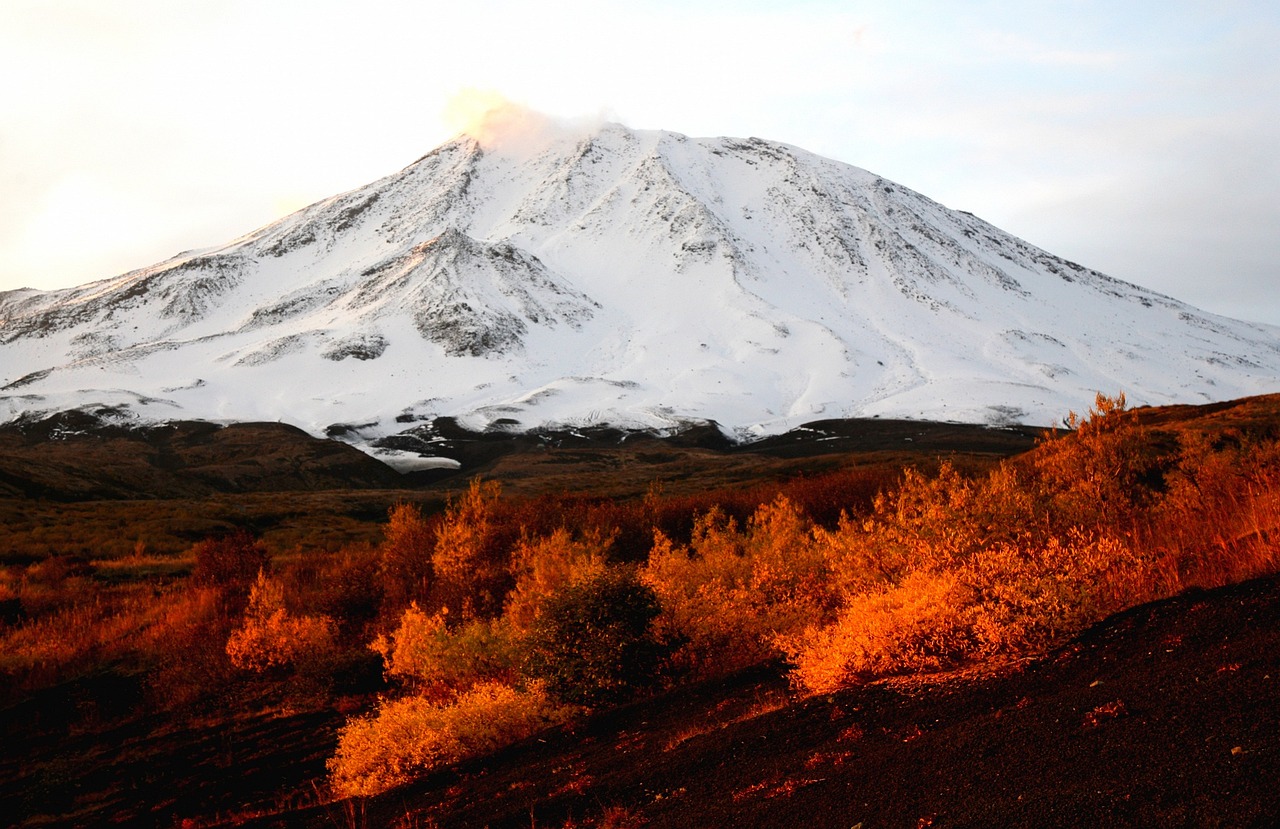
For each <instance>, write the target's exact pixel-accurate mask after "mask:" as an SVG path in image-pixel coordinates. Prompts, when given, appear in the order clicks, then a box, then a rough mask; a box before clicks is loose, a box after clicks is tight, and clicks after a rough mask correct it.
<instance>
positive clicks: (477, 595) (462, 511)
mask: <svg viewBox="0 0 1280 829" xmlns="http://www.w3.org/2000/svg"><path fill="white" fill-rule="evenodd" d="M501 491H502V488H501V486H500V485H499V484H498V483H497V482H496V481H481V480H480V479H478V478H477V479H475V480H473V481H472V482H471V484H470V486H469V487H468V488H467V491H466V492H464V493H463V494H462V495H461V496H460V497H458V498H457V499H454V500H452V501H451V502H450V503H449V506H448V508H447V509H446V510H445V514H444V517H443V518H442V519H441V521H440V523H439V524H437V525H436V528H435V535H434V539H433V541H432V545H431V566H432V570H433V572H434V575H435V579H436V583H435V586H434V590H433V592H432V596H431V601H432V604H433V605H435V606H439V607H448V608H450V609H451V610H453V612H454V613H455V614H457V615H458V616H460V617H465V618H468V619H470V618H477V617H480V616H487V615H490V614H491V613H493V612H494V611H495V610H496V608H498V607H499V606H500V605H501V600H502V593H503V592H504V588H505V586H506V585H505V583H504V582H505V576H506V574H507V571H506V553H507V551H506V550H505V549H504V548H503V547H504V545H503V543H502V542H503V540H504V539H503V538H502V534H501V532H500V530H501V529H503V522H500V521H499V520H498V519H497V516H496V515H495V513H496V511H497V507H498V503H499V496H500V495H501Z"/></svg>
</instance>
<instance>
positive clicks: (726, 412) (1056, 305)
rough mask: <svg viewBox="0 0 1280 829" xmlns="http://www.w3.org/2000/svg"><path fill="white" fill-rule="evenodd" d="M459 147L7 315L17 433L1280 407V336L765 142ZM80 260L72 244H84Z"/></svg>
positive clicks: (4, 333) (5, 385)
mask: <svg viewBox="0 0 1280 829" xmlns="http://www.w3.org/2000/svg"><path fill="white" fill-rule="evenodd" d="M535 138H536V140H534V139H531V140H529V141H526V142H512V141H507V142H487V141H486V142H482V141H480V140H477V139H475V138H471V137H468V136H462V137H459V138H457V139H455V140H453V141H450V142H448V143H446V144H444V145H442V146H440V147H439V148H437V149H435V150H434V151H432V152H431V153H429V154H428V155H426V156H424V157H423V158H421V159H419V160H418V161H416V162H414V163H413V164H411V165H409V166H408V167H406V168H405V169H403V170H401V171H400V172H398V173H395V174H394V175H391V176H388V177H386V178H384V179H382V180H380V181H377V182H374V183H373V184H370V185H368V186H366V187H362V188H360V189H357V190H353V191H351V192H349V193H345V194H342V195H339V196H334V197H333V198H330V199H327V200H325V201H322V202H319V203H317V204H314V205H312V206H310V207H307V208H305V209H303V210H301V211H299V212H297V213H294V214H293V215H291V216H288V217H286V218H284V219H282V220H280V221H278V222H275V223H273V224H271V225H268V226H266V227H263V228H261V229H259V230H256V231H254V232H252V233H250V234H248V235H246V236H243V237H241V238H239V239H236V240H234V241H232V242H230V243H228V244H225V245H221V246H218V247H213V248H208V249H204V250H198V251H189V252H186V253H182V254H179V255H178V256H175V257H174V258H172V259H170V260H168V261H166V262H162V263H160V264H157V265H153V266H151V267H147V268H142V269H140V270H136V271H132V272H130V273H126V274H124V275H122V276H118V277H115V278H111V279H106V280H102V281H98V282H93V283H89V284H86V285H83V286H80V287H76V288H69V289H66V290H59V291H50V292H40V291H34V290H29V289H23V290H17V291H9V292H5V293H0V355H2V357H0V387H2V388H0V419H13V418H16V417H21V416H31V415H35V414H39V413H45V412H53V411H59V410H65V409H72V408H85V407H90V408H95V407H96V408H101V407H106V408H107V409H109V410H110V411H113V412H127V413H130V414H131V415H132V416H133V417H135V418H137V419H141V420H143V421H158V420H169V419H177V418H183V419H206V420H225V421H247V420H283V421H286V422H289V423H293V424H296V425H298V426H301V427H303V428H304V429H307V430H309V431H311V432H313V433H317V434H319V433H324V432H325V431H326V429H329V427H331V426H332V425H333V424H355V425H356V428H355V429H354V430H349V434H352V435H353V436H355V437H357V438H359V439H362V440H373V439H376V438H378V437H381V436H385V435H388V434H391V433H394V432H396V431H398V430H400V429H404V428H406V427H405V425H404V424H406V423H413V422H415V421H425V420H430V419H432V418H434V417H438V416H453V417H457V418H458V419H459V421H460V422H461V423H462V424H463V425H465V426H467V427H469V428H473V429H484V428H495V427H496V428H507V429H514V430H526V429H537V428H541V427H561V428H574V427H578V426H584V425H590V424H609V425H612V426H617V427H623V428H641V429H659V430H661V429H670V428H674V427H678V426H680V425H681V424H684V423H687V422H690V421H699V420H714V421H716V422H718V423H719V424H721V425H722V426H723V427H724V428H725V429H726V430H728V431H730V432H731V433H732V434H734V435H735V436H738V437H743V438H746V437H751V436H754V435H761V434H767V433H773V432H779V431H784V430H786V429H788V428H791V427H794V426H796V425H799V424H801V423H803V422H806V421H811V420H816V419H825V418H840V417H875V416H884V417H906V418H918V419H935V420H953V421H963V422H973V423H991V424H1003V423H1012V422H1020V423H1029V424H1041V425H1043V424H1049V423H1056V422H1057V421H1058V420H1059V418H1060V417H1061V416H1062V415H1063V414H1064V413H1065V412H1066V411H1067V410H1068V409H1071V408H1080V407H1081V406H1082V404H1085V403H1087V402H1088V401H1090V400H1092V398H1093V395H1094V393H1095V392H1096V391H1104V392H1107V393H1114V392H1118V391H1123V392H1125V394H1126V395H1127V397H1128V399H1129V400H1130V401H1131V402H1133V403H1150V404H1164V403H1174V402H1188V403H1197V402H1206V401H1212V400H1224V399H1229V398H1233V397H1239V396H1244V395H1251V394H1258V393H1263V392H1269V391H1276V390H1280V329H1277V328H1274V327H1270V326H1265V325H1255V324H1249V323H1244V322H1238V321H1234V320H1230V319H1226V318H1223V317H1218V316H1214V315H1211V314H1207V313H1204V312H1201V311H1198V310H1196V309H1195V308H1192V307H1189V306H1187V305H1185V304H1183V303H1181V302H1178V301H1176V300H1173V299H1170V298H1169V297H1166V296H1162V295H1160V294H1156V293H1154V292H1151V291H1148V290H1145V289H1143V288H1140V287H1137V286H1134V285H1130V284H1127V283H1125V282H1121V281H1118V280H1115V279H1112V278H1109V277H1107V276H1104V275H1103V274H1100V273H1097V272H1095V271H1092V270H1089V269H1087V268H1084V267H1082V266H1080V265H1077V264H1074V263H1071V262H1067V261H1065V260H1063V259H1060V258H1058V257H1055V256H1052V255H1051V254H1049V253H1046V252H1045V251H1042V250H1040V249H1038V248H1036V247H1034V246H1032V245H1029V244H1027V243H1025V242H1023V241H1021V240H1019V239H1017V238H1015V237H1013V236H1010V235H1009V234H1007V233H1004V232H1003V231H1001V230H999V229H997V228H995V227H993V226H991V225H989V224H987V223H986V222H984V221H982V220H981V219H978V218H976V217H974V216H972V215H970V214H968V213H963V212H957V211H953V210H949V209H947V208H945V207H943V206H941V205H939V204H937V203H935V202H933V201H930V200H929V199H927V198H925V197H924V196H921V195H919V194H917V193H914V192H912V191H910V190H908V189H906V188H904V187H902V186H900V185H898V184H895V183H893V182H891V181H887V180H885V179H882V178H880V177H878V176H876V175H873V174H872V173H869V172H866V171H864V170H861V169H858V168H856V167H851V166H849V165H846V164H842V163H839V162H836V161H832V160H829V159H825V158H822V157H819V156H816V155H813V154H811V153H808V152H805V151H803V150H800V149H797V148H795V147H791V146H787V145H784V144H779V143H775V142H770V141H764V140H760V139H755V138H751V139H731V138H688V137H686V136H683V135H679V134H675V133H671V132H660V131H635V130H630V129H627V128H625V127H622V126H619V125H616V124H608V125H604V126H601V127H598V128H595V129H593V130H590V131H586V132H584V131H577V132H573V131H568V130H554V129H553V130H544V131H543V132H542V133H540V134H539V135H537V136H536V137H535ZM70 241H72V242H73V241H74V240H70Z"/></svg>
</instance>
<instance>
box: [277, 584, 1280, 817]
mask: <svg viewBox="0 0 1280 829" xmlns="http://www.w3.org/2000/svg"><path fill="white" fill-rule="evenodd" d="M785 695H786V688H785V684H784V683H783V682H782V680H781V679H780V678H779V676H778V674H777V672H763V673H755V674H747V675H743V676H739V677H736V678H734V679H733V680H731V681H728V682H725V683H720V684H716V685H708V686H702V687H699V688H696V689H693V690H690V691H684V692H680V693H678V694H673V695H671V696H668V697H664V698H660V699H655V700H651V701H649V702H646V703H642V704H637V705H633V706H631V707H630V708H627V709H624V710H622V711H619V712H616V713H613V714H610V715H607V716H602V717H599V718H597V719H596V720H594V721H592V722H590V723H589V724H587V725H585V726H582V727H580V728H579V729H578V731H577V732H576V733H561V732H557V733H553V734H547V735H543V736H542V737H541V738H538V739H536V740H532V741H530V742H528V743H526V744H523V745H521V746H518V747H516V748H514V749H511V750H509V751H507V752H504V753H503V754H501V755H499V756H497V757H494V758H490V759H488V760H485V761H482V762H476V763H472V764H469V765H466V766H464V767H461V768H459V769H455V770H451V771H448V772H442V773H438V774H436V775H434V776H432V777H430V778H429V779H426V780H424V781H422V782H420V783H419V784H416V785H412V786H409V787H406V788H404V789H400V790H396V791H394V792H391V793H389V794H387V795H385V796H382V797H380V798H377V799H374V800H371V801H368V802H366V803H361V804H335V805H330V806H328V807H315V808H313V809H310V810H302V811H297V812H293V813H287V814H283V815H280V816H277V817H273V818H264V819H261V820H259V821H258V822H256V823H254V824H252V825H257V826H306V827H317V828H318V827H322V826H331V825H334V821H335V820H338V821H340V822H341V821H344V820H347V819H351V820H353V821H356V822H357V823H358V825H368V826H391V825H418V826H431V825H438V826H441V827H452V826H476V827H479V826H492V827H503V826H509V827H528V826H539V827H559V826H565V825H599V824H600V822H601V820H602V818H603V816H604V815H605V814H606V813H608V814H610V815H611V817H612V819H613V820H614V821H615V822H614V823H613V824H612V825H644V826H649V827H718V826H725V827H729V826H736V827H744V826H751V827H769V826H777V827H794V826H797V825H804V826H806V827H810V828H811V829H818V828H819V827H839V828H840V829H848V827H851V826H862V827H920V826H938V827H941V826H972V827H990V826H1026V827H1051V826H1062V827H1076V826H1152V827H1156V826H1159V827H1169V826H1187V827H1192V826H1194V827H1205V826H1232V827H1238V826H1259V827H1261V826H1275V825H1280V579H1276V578H1270V579H1263V580H1257V581H1253V582H1250V583H1247V584H1243V585H1238V586H1234V587H1230V588H1224V589H1220V590H1216V591H1212V592H1192V593H1189V594H1185V595H1183V596H1180V597H1177V598H1174V599H1171V600H1168V601H1164V602H1160V603H1156V604H1152V605H1146V606H1143V607H1139V608H1136V609H1133V610H1131V611H1128V612H1126V613H1123V614H1120V615H1118V616H1116V617H1113V618H1112V619H1109V620H1107V621H1105V622H1103V623H1101V624H1099V625H1096V626H1095V627H1093V628H1091V629H1090V630H1088V631H1086V632H1085V633H1084V634H1082V635H1081V636H1079V637H1077V638H1076V639H1075V640H1073V641H1072V642H1071V643H1069V644H1068V645H1067V646H1065V647H1063V648H1061V649H1059V650H1057V651H1055V652H1053V653H1051V654H1049V655H1047V656H1046V657H1044V658H1040V659H1036V660H1033V661H1028V662H1026V663H1024V664H1021V665H1015V666H1006V667H1005V668H1004V669H1002V670H1000V671H992V672H987V673H986V674H981V673H977V674H970V675H968V676H963V675H962V676H948V677H934V678H932V679H915V680H907V679H902V680H891V681H886V682H880V683H876V684H874V685H870V686H867V687H864V688H861V689H857V690H851V691H846V692H842V693H839V694H835V695H832V696H827V697H819V698H810V699H805V700H798V701H792V702H791V703H790V704H785ZM620 818H625V821H626V822H623V823H621V824H619V823H618V821H619V819H620ZM433 821H434V823H433ZM641 821H643V823H641ZM342 825H346V824H345V823H343V824H342Z"/></svg>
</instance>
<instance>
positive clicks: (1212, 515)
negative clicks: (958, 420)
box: [0, 395, 1280, 797]
mask: <svg viewBox="0 0 1280 829" xmlns="http://www.w3.org/2000/svg"><path fill="white" fill-rule="evenodd" d="M1192 423H1193V425H1192V426H1185V427H1184V426H1182V425H1176V426H1175V425H1172V422H1171V421H1168V420H1167V419H1166V420H1164V421H1162V420H1160V418H1153V417H1145V418H1144V416H1143V411H1142V410H1138V411H1135V410H1131V409H1129V408H1128V407H1127V406H1126V405H1125V400H1124V397H1123V395H1119V396H1116V397H1107V396H1103V395H1099V396H1098V398H1097V399H1096V401H1095V403H1094V405H1093V407H1092V408H1091V409H1090V410H1089V411H1088V412H1087V413H1085V414H1084V415H1080V416H1077V415H1075V414H1074V413H1073V414H1072V415H1070V417H1069V418H1068V425H1069V427H1070V428H1069V429H1068V430H1066V431H1065V432H1062V433H1058V434H1048V433H1046V435H1045V437H1044V438H1043V439H1042V440H1041V442H1040V443H1039V445H1038V446H1037V448H1035V449H1034V450H1032V451H1030V452H1027V453H1024V454H1022V455H1018V456H1015V457H1012V458H1009V459H1006V460H1004V461H1001V462H999V463H994V464H989V465H986V466H980V467H969V466H965V465H963V464H961V463H959V462H956V463H952V462H949V461H945V460H943V461H939V462H935V463H924V464H921V465H917V466H913V467H907V468H901V469H897V470H894V471H893V472H892V474H886V473H884V472H883V471H882V470H881V469H880V468H878V467H877V468H875V469H870V470H868V471H864V472H858V471H856V470H854V471H844V472H838V473H830V474H826V475H815V476H810V477H805V478H797V479H795V480H792V481H789V482H784V483H780V484H778V485H776V486H773V487H771V488H769V489H767V490H765V489H759V488H755V489H750V490H742V489H738V490H730V489H726V490H724V491H721V492H714V493H708V494H704V495H700V496H696V497H694V496H680V497H675V496H664V495H663V493H662V492H661V490H660V489H659V488H657V487H654V488H653V489H652V490H651V491H650V493H649V494H648V495H647V496H646V497H645V498H643V499H639V498H637V499H629V500H614V499H592V498H588V497H570V496H563V497H543V498H525V499H519V498H507V497H504V496H503V494H502V491H501V488H500V487H499V485H498V484H497V483H494V482H490V481H482V480H475V481H472V482H471V484H470V486H469V487H468V488H467V489H466V490H465V491H463V492H461V493H459V494H458V495H456V496H455V497H454V498H453V499H452V500H450V501H449V502H448V504H447V505H446V506H445V508H444V509H442V510H439V511H437V512H435V513H431V512H430V511H427V512H424V511H423V509H421V508H420V507H419V506H418V505H415V504H412V503H407V502H406V503H400V504H397V505H396V506H395V507H393V508H392V509H391V510H390V511H389V513H388V515H387V518H386V521H385V523H384V524H383V525H382V526H381V533H380V538H377V539H373V540H370V541H368V542H351V543H347V544H344V545H343V546H342V547H340V548H339V549H337V550H332V549H331V550H324V551H316V550H308V549H306V548H305V546H304V545H299V546H296V547H294V548H291V549H288V550H268V549H267V548H266V547H264V546H263V544H262V543H261V542H260V541H259V540H257V539H255V538H254V537H253V536H251V535H248V534H246V533H239V534H235V535H232V536H228V537H222V538H208V539H205V540H201V541H199V542H197V543H196V544H195V545H194V546H192V547H191V548H190V549H189V550H188V551H187V552H186V553H185V554H183V555H182V556H179V557H178V561H179V564H177V565H175V563H174V560H172V559H170V558H163V557H161V558H156V557H151V556H149V555H148V554H147V552H146V549H145V546H144V545H142V544H141V543H140V544H139V545H138V546H137V548H136V549H135V550H134V552H133V553H132V554H130V555H129V556H125V557H122V558H120V559H112V560H111V561H108V562H90V563H85V562H73V561H66V560H63V559H61V558H59V557H46V558H41V559H39V560H34V561H31V562H29V563H26V564H15V563H9V564H7V565H6V566H5V567H4V568H3V570H2V571H0V607H2V608H3V609H4V610H5V615H4V618H3V620H0V621H2V624H0V660H2V661H0V672H3V675H4V678H5V680H6V682H7V684H8V686H9V687H10V688H11V689H13V690H12V691H11V692H10V693H12V694H21V693H30V692H32V691H33V690H35V689H38V688H40V687H46V686H48V685H50V684H53V683H56V682H58V681H61V680H62V679H64V678H66V677H68V676H74V675H76V674H77V672H83V671H86V670H90V669H91V668H92V667H93V666H95V665H103V664H116V663H127V664H129V665H133V666H137V668H138V669H139V670H140V671H142V672H144V674H145V676H146V677H147V683H148V687H149V688H150V690H151V692H152V693H153V694H154V695H155V696H156V698H157V699H162V700H163V705H166V706H171V707H172V706H179V705H184V704H185V705H197V704H199V701H200V700H208V699H211V698H214V697H217V698H218V699H220V700H226V699H228V698H229V695H230V696H232V697H233V696H234V694H235V693H241V694H244V693H247V692H245V691H244V690H243V689H244V688H248V687H253V688H257V689H259V692H261V690H262V689H264V688H270V689H273V690H272V692H273V693H276V694H277V695H278V697H279V698H281V699H285V700H288V699H303V698H308V697H314V696H316V695H321V696H325V695H327V696H328V697H329V698H337V699H348V700H354V702H352V703H351V707H352V708H353V709H354V710H352V711H351V716H350V717H349V719H348V720H347V724H346V725H345V727H343V728H342V729H341V731H340V733H339V736H338V741H337V748H336V752H335V753H334V755H333V756H332V758H331V759H330V760H329V763H328V770H329V779H328V782H327V785H328V787H329V790H330V792H331V793H332V795H333V796H337V797H351V796H361V795H371V794H375V793H378V792H381V791H384V790H387V789H388V788H391V787H394V786H396V785H399V784H401V783H404V782H406V781H408V780H410V779H412V778H413V777H414V776H417V775H420V774H423V773H425V772H427V771H429V770H431V769H433V768H436V767H438V766H441V765H445V764H450V763H454V762H457V761H459V760H462V759H465V758H468V757H474V756H477V755H481V754H484V753H487V752H491V751H494V750H496V749H497V748H500V747H501V746H503V745H506V744H509V743H511V742H513V741H517V740H521V739H524V738H526V737H528V736H530V735H533V734H535V733H537V732H538V731H540V730H542V729H546V728H550V727H555V726H559V725H563V724H566V723H571V722H573V721H574V720H575V719H577V718H580V717H582V716H583V715H584V714H586V713H588V712H590V711H593V710H599V709H601V708H606V707H609V706H613V705H617V704H620V703H623V702H626V701H628V700H630V699H633V698H635V697H636V696H638V695H645V694H651V693H655V692H659V691H663V690H667V689H670V688H673V687H676V686H679V685H681V684H683V683H688V682H691V681H696V680H701V679H706V678H713V677H720V676H725V675H727V674H729V673H732V672H735V671H738V670H741V669H743V668H746V667H750V666H756V665H760V664H764V663H776V664H779V665H782V666H784V669H785V670H786V671H788V673H789V676H790V680H791V684H792V686H793V688H794V689H795V691H796V693H798V694H802V695H803V694H819V693H826V692H829V691H831V690H833V689H838V688H843V687H848V686H851V685H856V684H860V683H866V682H869V681H873V680H876V679H878V678H882V677H886V676H892V675H896V674H905V673H917V672H936V671H948V670H953V669H958V668H964V667H967V666H971V665H974V664H977V663H991V662H1000V661H1004V660H1013V659H1017V658H1020V657H1023V656H1026V655H1028V654H1033V653H1036V652H1040V651H1043V650H1044V649H1045V648H1047V647H1050V646H1052V645H1054V644H1056V643H1059V642H1061V641H1063V640H1064V639H1065V638H1066V637H1068V636H1070V635H1071V634H1073V633H1075V632H1077V631H1079V630H1081V629H1082V628H1083V627H1084V626H1087V625H1089V624H1091V623H1092V622H1094V621H1097V620H1099V619H1101V618H1103V617H1105V616H1107V615H1109V614H1112V613H1114V612H1116V611H1118V610H1121V609H1123V608H1126V607H1130V606H1133V605H1137V604H1140V603H1144V602H1147V601H1150V600H1153V599H1157V598H1162V597H1166V596H1170V595H1173V594H1176V593H1178V592H1180V591H1183V590H1185V589H1187V588H1190V587H1193V586H1202V587H1213V586H1219V585H1223V584H1228V583H1233V582H1237V581H1241V580H1244V579H1248V578H1251V577H1254V576H1258V575H1262V574H1267V573H1274V572H1276V571H1277V570H1280V547H1278V545H1277V542H1276V538H1277V536H1276V533H1277V527H1280V421H1278V420H1277V419H1276V418H1275V417H1269V418H1259V419H1255V420H1250V419H1248V418H1247V417H1243V418H1237V419H1235V420H1231V421H1229V422H1227V423H1226V424H1225V425H1224V424H1220V423H1216V422H1215V421H1214V420H1213V418H1212V416H1211V415H1210V416H1206V417H1202V418H1200V419H1199V420H1194V421H1192ZM126 567H132V568H134V570H135V571H137V572H144V571H145V572H148V573H151V574H152V577H149V578H134V579H132V580H131V579H125V578H116V579H112V578H110V577H109V576H110V574H111V573H112V572H115V571H117V570H120V569H121V568H126ZM370 674H373V675H375V679H376V681H377V682H380V683H382V684H380V685H378V686H377V687H378V690H379V691H380V693H378V694H377V695H376V697H375V696H373V695H372V694H368V693H365V694H364V695H363V696H361V695H359V694H356V693H354V692H353V691H352V690H351V689H352V688H355V687H364V688H367V687H368V679H367V678H368V676H369V675H370ZM362 678H364V679H362ZM361 682H364V683H365V685H363V686H362V685H361ZM254 683H257V684H256V685H255V684H254ZM236 689H240V690H239V691H236ZM157 704H159V703H157Z"/></svg>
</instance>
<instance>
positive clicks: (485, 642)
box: [373, 603, 516, 698]
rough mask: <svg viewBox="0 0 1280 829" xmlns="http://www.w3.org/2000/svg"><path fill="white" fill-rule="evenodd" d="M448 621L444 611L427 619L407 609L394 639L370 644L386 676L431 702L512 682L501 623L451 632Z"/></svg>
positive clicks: (479, 622) (470, 624)
mask: <svg viewBox="0 0 1280 829" xmlns="http://www.w3.org/2000/svg"><path fill="white" fill-rule="evenodd" d="M447 616H448V612H447V610H440V611H437V612H436V613H434V614H430V615H428V614H427V613H425V612H423V611H422V610H421V609H420V608H419V607H418V605H417V604H416V603H414V604H411V605H410V606H409V607H408V608H407V609H406V610H405V612H404V613H403V614H402V615H401V617H400V623H399V625H397V626H396V629H395V630H394V631H393V632H392V633H390V634H388V635H385V636H379V637H378V638H377V639H375V640H374V643H373V648H374V650H376V651H377V652H378V653H379V654H380V655H381V656H382V660H383V664H384V669H385V672H386V675H387V676H388V677H391V678H393V679H397V680H399V681H401V682H402V683H404V684H405V685H406V686H408V688H409V690H411V691H413V692H415V693H418V694H420V695H423V696H426V697H430V698H447V697H449V696H450V695H453V694H457V693H461V692H465V691H466V690H468V689H470V688H471V687H472V686H474V685H477V684H479V683H481V682H485V681H494V680H501V681H510V680H511V679H513V678H514V670H515V663H516V656H515V650H514V645H513V644H512V641H511V636H510V634H509V632H508V628H507V626H505V625H504V624H502V622H501V620H490V619H471V620H468V621H466V622H464V623H462V624H461V625H458V626H456V627H453V628H451V627H450V626H449V625H448V624H446V617H447Z"/></svg>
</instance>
